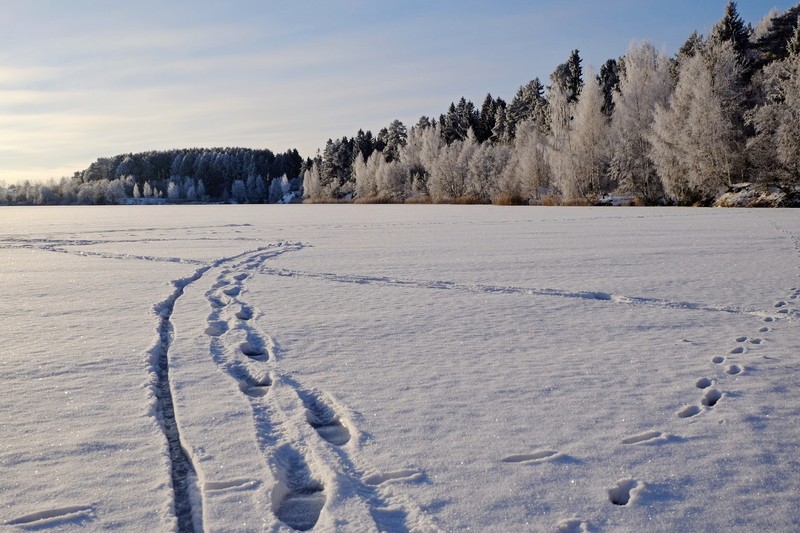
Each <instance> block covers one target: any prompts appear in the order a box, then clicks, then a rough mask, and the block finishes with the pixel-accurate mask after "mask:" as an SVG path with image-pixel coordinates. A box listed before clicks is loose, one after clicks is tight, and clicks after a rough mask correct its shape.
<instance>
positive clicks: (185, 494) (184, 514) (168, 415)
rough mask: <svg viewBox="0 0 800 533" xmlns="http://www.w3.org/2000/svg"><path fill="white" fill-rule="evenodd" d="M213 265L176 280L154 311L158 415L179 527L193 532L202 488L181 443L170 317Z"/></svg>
mask: <svg viewBox="0 0 800 533" xmlns="http://www.w3.org/2000/svg"><path fill="white" fill-rule="evenodd" d="M210 268H211V267H203V268H200V269H198V270H197V271H195V273H194V274H193V275H192V276H189V277H187V278H181V279H178V280H176V281H173V285H174V286H175V291H174V292H173V293H172V294H171V295H170V296H169V297H167V299H166V300H164V301H163V302H161V303H159V304H156V306H155V307H154V311H155V312H156V315H157V316H158V317H159V326H158V337H159V338H158V342H157V343H156V345H155V346H154V347H153V349H152V350H151V356H152V364H153V366H154V367H155V369H156V383H155V392H156V398H157V403H156V405H157V418H158V421H159V424H160V425H161V429H162V431H163V432H164V435H165V437H166V438H167V446H168V449H169V457H170V465H171V472H170V475H171V479H172V490H173V492H174V495H175V500H174V506H175V517H176V518H177V521H178V531H181V532H192V533H193V532H195V531H202V511H201V510H200V509H199V505H200V504H199V499H198V498H196V497H195V494H196V493H197V491H198V490H199V489H198V487H197V473H196V471H195V468H194V465H193V464H192V461H191V459H190V457H189V455H188V453H187V452H186V450H185V449H184V448H183V446H182V445H181V436H180V432H179V430H178V424H177V421H176V419H175V406H174V400H173V398H172V391H171V388H170V383H169V347H170V344H171V342H172V336H173V327H172V321H171V320H170V318H171V316H172V311H173V309H174V308H175V302H176V301H177V300H178V298H180V297H181V296H182V295H183V292H184V289H185V288H186V287H187V286H188V285H190V284H192V283H194V282H195V281H197V280H198V279H200V278H201V277H202V276H203V274H205V273H206V272H207V271H208V270H209V269H210Z"/></svg>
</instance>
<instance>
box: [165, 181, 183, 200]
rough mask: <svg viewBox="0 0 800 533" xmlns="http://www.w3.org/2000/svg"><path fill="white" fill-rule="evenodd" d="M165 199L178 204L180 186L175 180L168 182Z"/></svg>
mask: <svg viewBox="0 0 800 533" xmlns="http://www.w3.org/2000/svg"><path fill="white" fill-rule="evenodd" d="M167 198H169V201H170V202H178V201H180V199H181V186H180V185H179V184H178V183H177V182H176V181H175V180H170V182H169V186H168V187H167Z"/></svg>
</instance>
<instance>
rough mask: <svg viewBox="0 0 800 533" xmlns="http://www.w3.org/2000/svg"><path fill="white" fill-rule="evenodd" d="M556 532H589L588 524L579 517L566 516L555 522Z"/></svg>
mask: <svg viewBox="0 0 800 533" xmlns="http://www.w3.org/2000/svg"><path fill="white" fill-rule="evenodd" d="M556 533H589V524H587V523H586V522H584V521H583V520H581V519H579V518H567V519H565V520H562V521H560V522H559V523H558V524H556Z"/></svg>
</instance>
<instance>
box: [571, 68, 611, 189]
mask: <svg viewBox="0 0 800 533" xmlns="http://www.w3.org/2000/svg"><path fill="white" fill-rule="evenodd" d="M589 79H590V80H591V81H590V82H589V83H588V84H586V85H585V86H584V87H583V90H581V94H580V97H579V99H578V104H577V106H576V107H575V118H574V121H573V126H572V131H571V132H570V137H571V142H570V148H571V150H572V157H571V158H570V159H571V162H572V183H571V184H570V186H569V187H568V188H567V191H565V193H566V196H567V198H586V199H591V198H593V197H597V196H600V195H602V194H605V193H607V192H608V183H607V179H606V175H607V174H606V165H607V164H608V159H609V158H608V143H607V139H608V130H609V127H608V119H607V117H606V115H605V114H604V113H603V104H604V98H603V90H602V87H600V85H599V84H597V83H596V82H595V81H594V76H593V75H592V76H590V77H589Z"/></svg>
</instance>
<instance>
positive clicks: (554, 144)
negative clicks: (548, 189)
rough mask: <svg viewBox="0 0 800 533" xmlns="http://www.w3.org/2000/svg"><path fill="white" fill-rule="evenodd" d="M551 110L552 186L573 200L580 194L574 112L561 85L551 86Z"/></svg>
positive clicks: (550, 164) (549, 99)
mask: <svg viewBox="0 0 800 533" xmlns="http://www.w3.org/2000/svg"><path fill="white" fill-rule="evenodd" d="M548 103H549V110H550V115H549V116H550V120H549V124H550V144H549V146H548V150H547V163H548V166H549V167H550V169H551V172H552V177H553V180H552V184H553V185H554V186H555V188H556V189H558V190H559V191H560V192H561V194H562V195H564V196H566V197H568V198H573V197H577V196H578V195H579V194H578V193H577V192H576V190H575V187H574V183H573V182H574V177H575V176H574V173H573V161H572V146H571V141H572V136H571V135H570V130H571V122H572V112H573V109H574V106H573V105H572V104H570V102H569V99H568V95H567V92H566V90H565V89H564V88H563V87H562V86H561V85H560V84H553V85H552V86H550V92H549V93H548Z"/></svg>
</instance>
